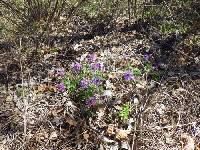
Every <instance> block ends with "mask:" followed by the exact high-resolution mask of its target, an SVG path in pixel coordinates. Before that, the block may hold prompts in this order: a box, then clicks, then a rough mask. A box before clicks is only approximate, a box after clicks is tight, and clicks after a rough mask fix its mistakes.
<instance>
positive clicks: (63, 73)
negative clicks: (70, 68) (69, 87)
mask: <svg viewBox="0 0 200 150" xmlns="http://www.w3.org/2000/svg"><path fill="white" fill-rule="evenodd" d="M56 75H57V76H61V77H63V76H64V75H65V69H64V68H58V69H56Z"/></svg>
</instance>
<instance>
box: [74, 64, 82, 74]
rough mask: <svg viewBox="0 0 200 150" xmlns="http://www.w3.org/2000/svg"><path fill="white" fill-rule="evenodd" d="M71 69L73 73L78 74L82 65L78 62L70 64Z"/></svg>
mask: <svg viewBox="0 0 200 150" xmlns="http://www.w3.org/2000/svg"><path fill="white" fill-rule="evenodd" d="M72 68H73V70H74V72H79V71H80V70H81V68H82V65H81V64H80V63H78V62H74V63H73V64H72Z"/></svg>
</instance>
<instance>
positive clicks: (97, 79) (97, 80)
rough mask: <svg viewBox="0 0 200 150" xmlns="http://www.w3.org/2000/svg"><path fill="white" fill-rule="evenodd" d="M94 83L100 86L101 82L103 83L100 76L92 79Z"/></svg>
mask: <svg viewBox="0 0 200 150" xmlns="http://www.w3.org/2000/svg"><path fill="white" fill-rule="evenodd" d="M92 83H93V84H95V85H97V86H98V85H99V84H101V79H100V78H98V77H94V78H93V79H92Z"/></svg>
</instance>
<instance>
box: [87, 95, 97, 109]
mask: <svg viewBox="0 0 200 150" xmlns="http://www.w3.org/2000/svg"><path fill="white" fill-rule="evenodd" d="M95 104H96V97H95V96H92V97H90V98H89V99H88V100H86V105H87V106H90V107H91V106H94V105H95Z"/></svg>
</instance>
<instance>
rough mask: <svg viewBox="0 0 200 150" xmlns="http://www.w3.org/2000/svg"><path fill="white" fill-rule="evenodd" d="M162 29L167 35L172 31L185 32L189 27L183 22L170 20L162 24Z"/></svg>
mask: <svg viewBox="0 0 200 150" xmlns="http://www.w3.org/2000/svg"><path fill="white" fill-rule="evenodd" d="M160 31H161V32H162V33H163V34H166V35H168V34H171V33H185V32H186V31H187V27H186V25H184V24H183V23H179V24H176V23H175V22H172V21H170V22H165V23H163V24H161V25H160Z"/></svg>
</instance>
